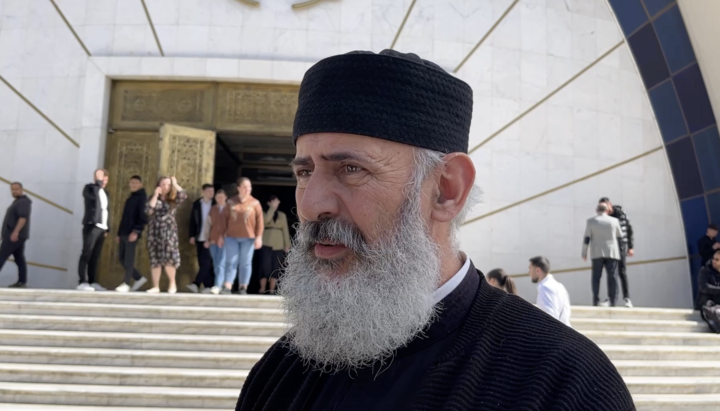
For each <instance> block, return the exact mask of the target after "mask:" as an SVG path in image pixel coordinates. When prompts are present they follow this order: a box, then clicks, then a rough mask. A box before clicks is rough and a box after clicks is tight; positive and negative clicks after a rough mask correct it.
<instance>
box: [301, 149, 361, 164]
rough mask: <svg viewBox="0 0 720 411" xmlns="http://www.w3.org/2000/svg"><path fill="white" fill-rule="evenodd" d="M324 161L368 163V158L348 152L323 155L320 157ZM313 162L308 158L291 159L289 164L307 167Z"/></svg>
mask: <svg viewBox="0 0 720 411" xmlns="http://www.w3.org/2000/svg"><path fill="white" fill-rule="evenodd" d="M320 158H322V159H323V160H325V161H331V162H339V161H347V160H355V161H366V162H367V161H370V158H369V157H367V156H365V155H363V154H359V153H350V152H339V153H332V154H323V155H321V156H320ZM313 163H314V162H313V161H312V159H311V158H310V157H298V158H295V159H293V160H292V161H291V162H290V166H292V167H307V166H310V165H312V164H313Z"/></svg>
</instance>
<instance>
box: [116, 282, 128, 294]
mask: <svg viewBox="0 0 720 411" xmlns="http://www.w3.org/2000/svg"><path fill="white" fill-rule="evenodd" d="M115 291H117V292H119V293H126V292H128V291H130V286H129V285H127V284H125V283H122V284H120V285H118V286H117V288H115Z"/></svg>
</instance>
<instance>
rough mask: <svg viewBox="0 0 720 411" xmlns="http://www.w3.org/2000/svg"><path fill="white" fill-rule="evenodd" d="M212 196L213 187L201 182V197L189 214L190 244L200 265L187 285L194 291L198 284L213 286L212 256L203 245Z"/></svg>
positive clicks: (213, 200) (198, 287)
mask: <svg viewBox="0 0 720 411" xmlns="http://www.w3.org/2000/svg"><path fill="white" fill-rule="evenodd" d="M214 196H215V189H214V188H213V186H212V184H203V186H202V197H200V198H198V199H197V200H196V201H195V202H194V203H193V207H192V213H191V214H190V244H194V245H195V248H196V249H197V260H198V266H199V267H200V269H199V271H198V273H197V275H196V276H195V280H194V281H193V282H192V283H190V284H188V286H187V288H188V289H189V290H190V291H192V292H194V293H197V292H199V291H200V286H204V287H205V289H206V290H210V288H212V286H213V273H212V257H211V256H210V249H209V248H206V247H205V241H207V236H208V234H209V229H208V227H207V224H208V221H207V220H208V214H210V209H211V208H212V206H213V205H214V204H215V199H214Z"/></svg>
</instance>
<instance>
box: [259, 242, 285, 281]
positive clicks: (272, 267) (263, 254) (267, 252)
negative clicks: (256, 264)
mask: <svg viewBox="0 0 720 411" xmlns="http://www.w3.org/2000/svg"><path fill="white" fill-rule="evenodd" d="M258 251H259V252H260V278H275V279H277V278H278V276H279V275H280V269H281V268H282V263H283V261H284V260H285V252H284V251H283V250H277V251H276V250H273V249H272V247H268V246H262V248H260V250H258Z"/></svg>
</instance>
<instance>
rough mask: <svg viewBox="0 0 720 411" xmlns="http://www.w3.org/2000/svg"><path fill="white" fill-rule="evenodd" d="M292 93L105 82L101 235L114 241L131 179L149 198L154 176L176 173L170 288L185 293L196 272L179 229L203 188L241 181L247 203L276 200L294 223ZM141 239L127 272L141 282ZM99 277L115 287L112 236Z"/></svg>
mask: <svg viewBox="0 0 720 411" xmlns="http://www.w3.org/2000/svg"><path fill="white" fill-rule="evenodd" d="M297 90H298V87H297V86H288V85H261V84H233V83H222V84H220V83H177V82H173V83H171V82H125V81H121V82H116V83H114V84H113V91H112V96H111V115H110V131H109V134H108V137H107V146H106V161H105V164H106V168H107V169H108V171H109V172H110V182H109V183H108V187H107V190H108V193H109V197H110V199H111V210H110V213H111V224H112V227H111V234H110V235H111V236H112V237H115V236H116V235H117V227H118V225H119V222H120V219H121V216H122V211H123V206H124V202H125V199H127V197H128V196H129V188H128V182H129V180H130V177H132V176H133V175H139V176H140V177H142V179H143V182H144V187H145V190H146V192H147V193H148V196H151V195H152V191H153V190H154V188H155V185H156V183H157V180H158V178H159V177H160V176H173V175H174V176H176V177H177V179H178V183H179V184H180V185H181V186H182V187H183V188H184V189H185V190H186V191H187V193H188V196H189V199H188V201H187V202H186V203H185V204H183V205H182V206H181V208H180V209H179V210H178V214H177V222H178V229H179V230H178V231H179V237H180V254H181V267H180V269H179V270H178V273H177V283H178V290H185V289H186V288H185V286H186V285H187V284H189V283H190V282H192V281H193V279H194V278H195V275H196V274H197V270H198V266H197V258H196V251H195V247H194V246H192V245H190V244H189V236H188V229H189V216H190V211H191V209H192V202H193V201H194V200H196V199H197V198H199V197H200V196H201V188H202V185H203V184H205V183H213V185H215V187H216V188H220V187H222V188H224V189H225V190H226V191H227V192H228V194H229V195H234V192H235V191H236V186H235V182H236V181H237V178H238V177H240V176H244V177H248V178H250V179H251V181H252V183H253V196H255V197H256V198H257V199H258V200H260V202H261V203H262V204H263V205H264V206H266V202H267V200H268V197H269V196H270V195H273V194H274V195H277V196H278V197H279V198H280V201H281V206H280V210H281V211H283V212H285V213H286V214H287V216H288V220H289V223H290V224H293V223H294V222H295V221H296V220H295V214H294V212H293V211H294V207H295V196H294V190H295V179H294V177H293V176H292V171H291V169H290V167H289V165H288V164H289V162H290V160H292V158H293V157H294V155H295V149H294V147H293V145H292V140H291V138H290V136H291V133H292V121H293V118H294V116H295V110H296V108H297ZM216 133H217V136H216ZM291 234H292V233H291ZM145 237H146V236H143V237H142V239H141V240H140V241H141V243H140V244H139V246H138V247H137V249H138V251H137V253H138V254H137V256H136V257H137V258H136V267H137V268H138V270H140V272H141V273H142V274H143V275H145V276H146V277H148V278H149V276H150V266H149V258H148V253H147V244H146V238H145ZM111 240H112V241H111ZM98 277H99V278H98V281H99V282H100V283H101V284H102V285H103V286H105V287H107V288H109V289H111V288H114V287H116V286H118V285H119V284H120V283H122V278H123V268H122V266H121V265H120V263H119V261H118V248H117V244H116V243H115V241H114V238H109V239H108V241H106V242H105V246H104V249H103V255H102V260H101V263H100V270H99V276H98ZM254 277H255V276H254ZM163 281H164V283H161V289H166V279H165V277H164V276H163ZM147 287H149V283H148V285H147V286H146V288H147Z"/></svg>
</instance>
